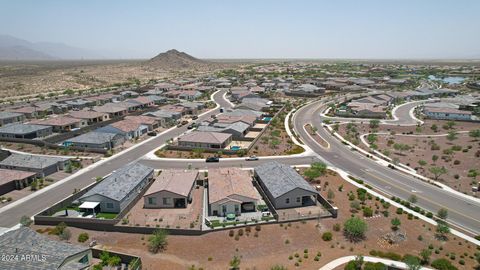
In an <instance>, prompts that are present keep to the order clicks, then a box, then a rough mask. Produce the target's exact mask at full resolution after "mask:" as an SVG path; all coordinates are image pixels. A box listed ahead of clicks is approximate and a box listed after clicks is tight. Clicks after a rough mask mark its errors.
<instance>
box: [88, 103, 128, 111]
mask: <svg viewBox="0 0 480 270" xmlns="http://www.w3.org/2000/svg"><path fill="white" fill-rule="evenodd" d="M117 104H118V103H106V104H104V105H102V106H95V107H93V110H94V111H96V112H104V113H117V112H123V111H126V110H127V109H126V108H125V107H122V106H119V105H117Z"/></svg>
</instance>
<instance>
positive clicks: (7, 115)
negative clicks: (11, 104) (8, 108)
mask: <svg viewBox="0 0 480 270" xmlns="http://www.w3.org/2000/svg"><path fill="white" fill-rule="evenodd" d="M22 115H23V113H15V112H0V119H8V118H13V117H19V116H22Z"/></svg>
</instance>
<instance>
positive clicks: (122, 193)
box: [78, 163, 153, 213]
mask: <svg viewBox="0 0 480 270" xmlns="http://www.w3.org/2000/svg"><path fill="white" fill-rule="evenodd" d="M152 179H153V169H152V168H150V167H147V166H145V165H142V164H140V163H130V164H127V165H126V166H125V167H122V168H120V169H118V170H116V171H114V172H113V173H112V174H111V175H109V176H107V177H106V178H104V179H103V180H101V181H100V182H99V183H98V184H97V185H95V186H94V187H93V188H92V189H90V190H89V191H87V193H85V194H84V195H83V196H82V197H80V198H79V199H78V200H79V201H80V203H85V202H90V203H92V202H93V203H98V205H97V206H95V207H93V208H91V209H93V211H95V212H94V213H98V212H107V213H120V212H121V211H123V210H124V209H125V208H126V207H127V206H128V205H129V204H130V203H131V202H132V201H133V200H134V199H135V198H136V197H137V196H138V194H139V193H141V192H142V191H143V189H144V188H145V186H147V184H148V183H149V182H150V180H152ZM80 208H82V207H81V205H80Z"/></svg>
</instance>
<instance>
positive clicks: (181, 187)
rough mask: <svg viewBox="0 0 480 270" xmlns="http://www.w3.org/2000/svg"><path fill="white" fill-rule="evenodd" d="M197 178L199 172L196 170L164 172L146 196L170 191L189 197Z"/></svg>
mask: <svg viewBox="0 0 480 270" xmlns="http://www.w3.org/2000/svg"><path fill="white" fill-rule="evenodd" d="M197 177H198V171H194V170H173V169H172V170H163V171H162V173H161V174H160V176H158V177H157V179H156V180H155V182H153V184H152V185H151V186H150V188H148V190H147V191H146V192H145V195H144V196H148V195H152V194H154V193H157V192H160V191H169V192H172V193H175V194H178V195H181V196H184V197H187V196H188V194H190V190H191V189H192V186H193V183H194V182H195V180H196V179H197Z"/></svg>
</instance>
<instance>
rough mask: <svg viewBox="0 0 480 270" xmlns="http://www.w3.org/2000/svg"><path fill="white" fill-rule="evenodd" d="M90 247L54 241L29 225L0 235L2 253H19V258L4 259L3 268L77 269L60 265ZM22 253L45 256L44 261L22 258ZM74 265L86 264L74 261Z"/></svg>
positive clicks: (1, 265) (34, 269) (0, 251)
mask: <svg viewBox="0 0 480 270" xmlns="http://www.w3.org/2000/svg"><path fill="white" fill-rule="evenodd" d="M88 250H89V248H87V247H83V246H77V245H72V244H68V243H64V242H60V241H54V240H51V239H49V238H48V237H46V236H43V235H41V234H38V233H36V232H35V231H33V230H31V229H30V228H27V227H21V228H19V229H17V230H14V231H9V232H7V233H5V234H3V235H1V236H0V253H1V254H5V255H18V260H3V261H1V262H0V268H1V269H2V270H10V269H11V270H17V269H23V270H44V269H45V270H51V269H75V268H69V266H70V264H68V265H66V268H64V267H62V268H60V266H61V265H62V264H63V263H64V261H65V260H66V259H67V258H69V257H71V256H74V255H77V254H79V253H83V252H86V251H88ZM22 255H34V256H39V259H42V256H45V260H44V261H31V260H25V259H23V260H22V259H21V258H22V257H21V256H22ZM73 265H78V266H83V267H82V268H76V269H83V268H84V267H85V266H86V265H82V264H78V263H74V264H72V266H73Z"/></svg>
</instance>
